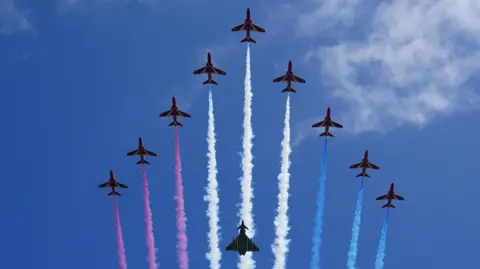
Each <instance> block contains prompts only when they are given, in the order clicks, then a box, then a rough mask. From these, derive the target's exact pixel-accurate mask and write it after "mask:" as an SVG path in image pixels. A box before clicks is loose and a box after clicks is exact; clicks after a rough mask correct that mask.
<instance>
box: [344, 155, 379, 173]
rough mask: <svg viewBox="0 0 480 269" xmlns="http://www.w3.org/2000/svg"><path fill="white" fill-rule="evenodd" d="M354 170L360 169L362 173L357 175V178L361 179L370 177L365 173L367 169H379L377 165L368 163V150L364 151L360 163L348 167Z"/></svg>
mask: <svg viewBox="0 0 480 269" xmlns="http://www.w3.org/2000/svg"><path fill="white" fill-rule="evenodd" d="M356 168H362V172H361V173H360V174H358V175H357V177H360V176H361V177H370V176H369V175H368V174H367V172H366V171H367V168H370V169H375V170H378V169H380V167H378V165H375V164H373V163H371V162H369V161H368V150H365V155H364V156H363V160H362V162H360V163H356V164H353V165H351V166H350V169H356Z"/></svg>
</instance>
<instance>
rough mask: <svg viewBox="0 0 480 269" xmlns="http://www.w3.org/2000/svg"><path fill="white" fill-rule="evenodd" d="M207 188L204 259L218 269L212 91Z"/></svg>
mask: <svg viewBox="0 0 480 269" xmlns="http://www.w3.org/2000/svg"><path fill="white" fill-rule="evenodd" d="M207 142H208V153H207V156H208V186H207V187H206V188H205V190H206V191H207V195H206V196H204V197H203V199H204V200H205V201H207V202H208V210H207V217H208V224H209V226H210V231H209V233H208V243H209V248H210V249H209V252H208V253H207V254H206V255H205V257H206V258H207V259H208V260H210V269H220V259H221V258H222V253H221V252H220V248H219V246H218V243H219V241H220V225H219V217H218V215H219V214H218V212H219V206H218V203H219V198H218V181H217V172H218V171H217V157H216V152H215V143H216V142H217V141H216V140H215V119H214V114H213V98H212V90H211V89H210V91H209V93H208V133H207Z"/></svg>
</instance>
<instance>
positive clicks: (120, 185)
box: [117, 182, 128, 189]
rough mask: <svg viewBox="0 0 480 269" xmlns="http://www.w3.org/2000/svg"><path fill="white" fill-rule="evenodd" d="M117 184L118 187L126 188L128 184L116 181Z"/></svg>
mask: <svg viewBox="0 0 480 269" xmlns="http://www.w3.org/2000/svg"><path fill="white" fill-rule="evenodd" d="M117 185H118V187H120V188H124V189H128V186H127V185H125V184H122V183H118V182H117Z"/></svg>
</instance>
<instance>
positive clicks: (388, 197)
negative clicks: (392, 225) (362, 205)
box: [375, 182, 405, 208]
mask: <svg viewBox="0 0 480 269" xmlns="http://www.w3.org/2000/svg"><path fill="white" fill-rule="evenodd" d="M394 188H395V183H394V182H392V185H390V190H388V193H387V194H385V195H382V196H379V197H377V198H376V199H375V200H388V202H387V203H386V204H384V205H383V206H382V208H385V207H387V208H390V207H392V208H395V206H394V205H393V204H392V200H399V201H403V200H405V198H403V197H402V196H400V195H398V194H395V192H394V191H393V189H394Z"/></svg>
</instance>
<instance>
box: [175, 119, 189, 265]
mask: <svg viewBox="0 0 480 269" xmlns="http://www.w3.org/2000/svg"><path fill="white" fill-rule="evenodd" d="M175 178H176V182H175V185H176V189H177V190H176V196H175V200H176V201H177V258H178V265H179V267H180V269H188V253H187V241H188V240H187V219H186V218H185V206H184V204H185V202H184V200H183V184H182V163H181V160H180V145H179V142H178V129H177V127H175Z"/></svg>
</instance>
